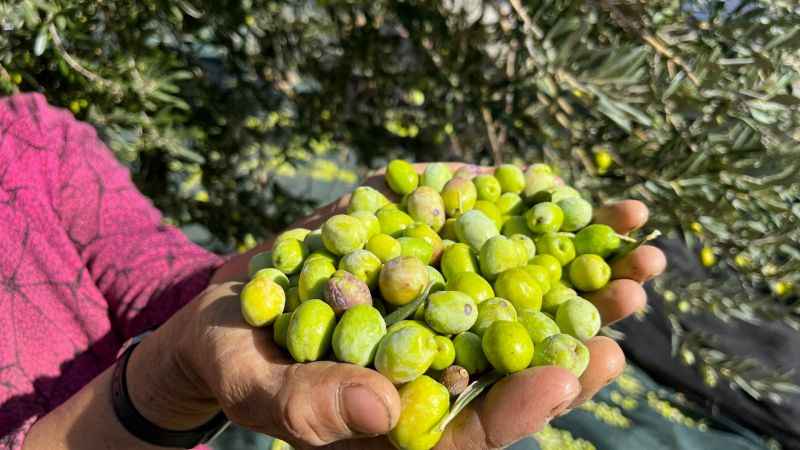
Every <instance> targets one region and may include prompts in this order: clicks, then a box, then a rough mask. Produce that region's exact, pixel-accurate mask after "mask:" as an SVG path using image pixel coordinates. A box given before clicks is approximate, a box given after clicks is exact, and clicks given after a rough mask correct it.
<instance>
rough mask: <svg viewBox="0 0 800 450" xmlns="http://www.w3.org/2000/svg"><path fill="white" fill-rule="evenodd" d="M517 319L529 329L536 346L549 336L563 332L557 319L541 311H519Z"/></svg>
mask: <svg viewBox="0 0 800 450" xmlns="http://www.w3.org/2000/svg"><path fill="white" fill-rule="evenodd" d="M517 320H519V323H521V324H522V326H524V327H525V329H526V330H527V331H528V335H529V336H530V337H531V341H532V342H533V345H534V347H535V346H537V345H539V343H540V342H542V341H544V340H545V339H547V338H548V337H550V336H552V335H554V334H558V333H560V332H561V330H560V329H559V328H558V325H557V324H556V322H555V320H553V319H551V318H550V316H548V315H547V314H545V313H543V312H540V311H531V310H525V311H522V312H520V313H519V315H518V319H517Z"/></svg>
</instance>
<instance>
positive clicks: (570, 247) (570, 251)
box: [534, 233, 575, 266]
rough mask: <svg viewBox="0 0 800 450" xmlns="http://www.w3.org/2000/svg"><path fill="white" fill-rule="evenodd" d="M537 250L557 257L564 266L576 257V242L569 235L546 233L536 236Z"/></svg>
mask: <svg viewBox="0 0 800 450" xmlns="http://www.w3.org/2000/svg"><path fill="white" fill-rule="evenodd" d="M534 242H536V251H537V252H538V253H539V254H540V255H551V256H553V257H555V258H556V259H557V260H558V262H559V263H561V265H562V266H566V265H567V264H569V263H570V261H572V260H573V259H575V244H573V243H572V239H571V238H570V237H569V236H566V235H564V234H559V233H545V234H543V235H541V236H539V237H537V238H536V240H535V241H534Z"/></svg>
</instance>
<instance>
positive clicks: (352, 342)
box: [332, 305, 386, 367]
mask: <svg viewBox="0 0 800 450" xmlns="http://www.w3.org/2000/svg"><path fill="white" fill-rule="evenodd" d="M385 334H386V322H384V320H383V317H382V316H381V313H380V312H379V311H378V310H377V309H375V308H373V307H372V306H370V305H357V306H354V307H352V308H350V309H348V310H347V311H346V312H345V313H344V315H343V316H342V319H341V320H340V321H339V323H338V324H337V325H336V329H335V330H334V331H333V340H332V345H333V352H334V354H335V355H336V359H338V360H339V361H342V362H348V363H351V364H357V365H359V366H362V367H366V366H368V365H369V364H371V363H372V361H373V359H374V358H375V352H376V351H377V350H378V344H379V343H380V341H381V339H382V338H383V336H384V335H385Z"/></svg>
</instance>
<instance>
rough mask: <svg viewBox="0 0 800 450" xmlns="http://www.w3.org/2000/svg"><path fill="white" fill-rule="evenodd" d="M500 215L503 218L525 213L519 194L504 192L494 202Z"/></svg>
mask: <svg viewBox="0 0 800 450" xmlns="http://www.w3.org/2000/svg"><path fill="white" fill-rule="evenodd" d="M495 205H497V209H498V210H499V211H500V214H502V215H504V216H519V215H521V214H522V213H524V212H525V203H524V202H523V201H522V197H520V196H519V194H515V193H513V192H506V193H505V194H503V195H501V196H500V198H498V199H497V201H496V202H495Z"/></svg>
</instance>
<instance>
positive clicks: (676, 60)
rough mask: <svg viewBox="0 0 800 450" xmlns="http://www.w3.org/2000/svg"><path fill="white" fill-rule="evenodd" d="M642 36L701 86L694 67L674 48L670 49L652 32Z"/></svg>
mask: <svg viewBox="0 0 800 450" xmlns="http://www.w3.org/2000/svg"><path fill="white" fill-rule="evenodd" d="M641 37H642V40H643V41H645V42H646V43H647V44H648V45H650V46H651V47H653V49H654V50H655V51H657V52H658V53H660V54H662V55H664V57H666V58H667V59H668V60H669V61H671V62H672V63H674V64H675V65H677V66H678V67H680V68H681V69H683V71H684V72H686V76H687V77H688V78H689V79H690V80H692V83H694V85H695V86H700V79H699V78H697V75H695V74H694V72H692V69H691V68H690V67H689V65H688V64H687V63H686V62H685V61H684V60H683V59H682V58H681V57H680V56H677V55H676V54H674V53H672V50H670V49H669V48H668V47H667V46H665V45H664V44H663V43H661V41H660V40H659V39H658V38H657V37H655V36H653V35H652V34H644V35H641Z"/></svg>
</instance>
